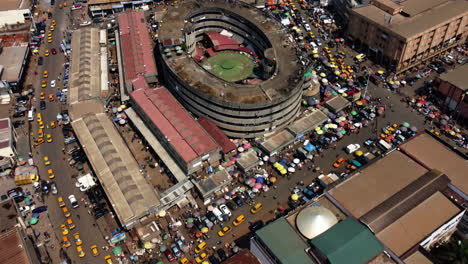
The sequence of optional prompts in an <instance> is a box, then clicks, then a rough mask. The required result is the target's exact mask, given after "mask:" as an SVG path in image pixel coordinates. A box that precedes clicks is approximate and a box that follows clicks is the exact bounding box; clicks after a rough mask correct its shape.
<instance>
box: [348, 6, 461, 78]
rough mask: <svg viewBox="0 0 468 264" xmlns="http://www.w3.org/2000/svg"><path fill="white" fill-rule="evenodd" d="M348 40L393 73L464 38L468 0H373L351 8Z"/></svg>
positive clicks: (426, 58)
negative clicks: (401, 0) (397, 0)
mask: <svg viewBox="0 0 468 264" xmlns="http://www.w3.org/2000/svg"><path fill="white" fill-rule="evenodd" d="M349 19H350V22H349V26H348V30H347V41H348V42H349V43H350V44H351V45H352V46H353V47H354V48H355V49H356V50H358V51H361V52H363V53H365V54H367V55H368V56H369V58H370V59H372V60H373V61H375V62H377V63H379V64H381V65H383V66H385V67H387V68H388V69H389V70H391V71H392V72H395V73H400V72H403V71H406V70H409V69H411V68H413V67H416V66H418V65H419V64H421V63H423V62H427V61H431V60H434V59H436V58H438V57H439V56H440V55H442V54H444V53H446V52H448V51H450V50H451V49H453V48H455V47H456V46H458V45H461V44H463V43H464V42H465V40H466V37H467V32H468V30H467V23H468V2H467V1H464V0H438V1H424V0H407V1H404V2H401V3H400V4H398V3H396V2H393V1H391V0H376V1H374V2H372V3H371V4H369V5H365V6H362V7H357V8H354V9H352V10H351V11H350V18H349Z"/></svg>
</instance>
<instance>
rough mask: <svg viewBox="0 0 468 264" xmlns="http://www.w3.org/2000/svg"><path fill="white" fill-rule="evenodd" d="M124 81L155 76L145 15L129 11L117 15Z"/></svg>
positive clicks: (154, 64) (154, 65) (155, 71)
mask: <svg viewBox="0 0 468 264" xmlns="http://www.w3.org/2000/svg"><path fill="white" fill-rule="evenodd" d="M118 21H119V29H120V38H121V43H122V47H121V50H122V57H123V63H124V71H125V80H126V81H127V82H128V81H132V80H134V79H136V78H137V77H138V76H139V75H144V74H156V73H157V70H156V63H155V61H154V56H153V47H152V46H151V39H150V38H149V35H148V29H147V27H146V20H145V15H144V13H143V12H140V11H129V12H125V13H122V14H120V15H119V17H118Z"/></svg>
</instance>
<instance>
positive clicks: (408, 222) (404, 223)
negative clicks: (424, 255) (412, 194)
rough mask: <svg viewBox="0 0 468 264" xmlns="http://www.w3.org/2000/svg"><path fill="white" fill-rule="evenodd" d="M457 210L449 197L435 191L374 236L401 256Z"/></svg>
mask: <svg viewBox="0 0 468 264" xmlns="http://www.w3.org/2000/svg"><path fill="white" fill-rule="evenodd" d="M459 212H460V209H459V208H458V207H456V206H455V205H454V204H453V203H452V202H451V201H450V200H449V199H447V198H446V197H445V196H444V195H443V194H442V193H440V192H436V193H435V194H433V195H432V196H431V197H429V198H428V199H426V200H425V201H424V202H422V203H421V204H419V205H418V206H416V207H415V208H413V209H412V210H410V211H409V212H408V213H407V214H405V215H404V216H402V217H400V218H399V219H398V220H396V221H395V222H393V224H391V225H389V226H388V227H387V228H385V229H384V230H382V231H381V232H379V233H377V234H376V236H377V238H378V239H379V240H380V241H382V242H383V243H384V244H385V245H386V246H387V247H388V248H389V249H390V250H392V251H393V252H394V253H395V254H396V255H398V256H401V255H402V254H404V253H405V252H406V251H408V250H409V249H410V248H412V247H413V246H414V245H416V244H417V243H419V242H420V241H421V240H423V239H424V238H426V237H427V236H428V235H429V234H431V233H432V232H433V231H435V230H436V229H437V228H438V227H440V226H441V225H443V224H444V223H446V222H447V221H448V220H450V219H451V218H453V217H454V216H455V215H456V214H458V213H459Z"/></svg>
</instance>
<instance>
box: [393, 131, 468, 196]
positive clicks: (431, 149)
mask: <svg viewBox="0 0 468 264" xmlns="http://www.w3.org/2000/svg"><path fill="white" fill-rule="evenodd" d="M400 148H401V150H402V151H403V152H405V153H407V154H408V155H410V156H411V157H413V158H415V159H416V160H418V161H419V162H421V163H422V164H424V165H425V166H426V167H428V168H431V169H437V170H440V171H442V172H443V173H444V174H445V175H447V176H448V177H449V178H450V180H451V181H452V185H454V186H455V187H457V188H458V189H459V190H461V191H462V192H464V193H465V194H468V180H467V172H468V160H465V159H464V158H463V157H461V156H460V155H458V154H457V153H455V152H453V151H452V150H450V149H449V148H448V147H446V146H445V145H444V144H443V143H441V142H439V141H438V140H437V139H435V138H433V137H432V136H431V135H429V134H427V133H423V134H420V135H418V136H416V137H414V138H413V139H411V140H409V141H407V142H406V143H404V144H402V145H401V146H400Z"/></svg>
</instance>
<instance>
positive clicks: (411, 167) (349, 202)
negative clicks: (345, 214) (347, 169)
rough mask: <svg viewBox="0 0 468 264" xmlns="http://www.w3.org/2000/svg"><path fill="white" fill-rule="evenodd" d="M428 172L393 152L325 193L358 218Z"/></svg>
mask: <svg viewBox="0 0 468 264" xmlns="http://www.w3.org/2000/svg"><path fill="white" fill-rule="evenodd" d="M427 171H428V170H427V169H425V168H424V167H423V166H421V165H419V164H418V163H416V162H415V161H414V160H412V159H411V158H409V157H408V156H406V155H405V154H403V153H401V152H399V151H393V152H391V153H390V154H388V155H387V156H385V157H384V158H381V159H379V160H377V161H376V162H374V163H372V164H371V165H369V166H368V167H367V168H365V169H364V170H362V171H361V172H359V173H357V174H355V175H352V176H351V177H350V178H348V179H347V180H345V181H344V182H342V183H341V184H339V185H338V186H336V187H335V188H333V189H331V190H330V191H329V194H330V195H331V196H332V197H333V198H335V199H336V200H337V201H338V202H339V203H340V204H341V205H342V206H343V207H344V208H345V209H346V210H348V211H349V212H350V213H351V214H352V215H353V216H354V217H356V218H360V217H361V216H363V215H364V214H366V213H367V212H369V211H370V210H372V209H373V208H375V207H376V206H378V205H379V204H381V203H382V202H384V201H385V200H387V199H388V198H390V197H391V196H392V195H394V194H395V193H397V192H398V191H400V190H401V189H403V188H404V187H405V186H407V185H408V184H409V183H411V182H413V181H414V180H415V179H417V178H419V177H420V176H421V175H423V174H424V173H426V172H427Z"/></svg>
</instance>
